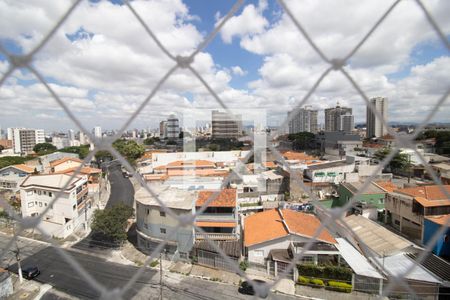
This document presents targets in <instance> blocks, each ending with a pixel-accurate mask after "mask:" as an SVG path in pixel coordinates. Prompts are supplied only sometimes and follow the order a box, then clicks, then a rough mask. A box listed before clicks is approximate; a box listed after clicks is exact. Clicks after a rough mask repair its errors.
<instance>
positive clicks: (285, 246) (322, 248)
mask: <svg viewBox="0 0 450 300" xmlns="http://www.w3.org/2000/svg"><path fill="white" fill-rule="evenodd" d="M320 226H321V222H320V221H319V219H318V218H317V217H316V216H314V215H312V214H307V213H303V212H296V211H293V210H290V209H271V210H266V211H264V212H259V213H255V214H253V215H250V216H248V217H246V218H245V219H244V248H245V254H246V256H247V259H248V261H249V262H250V263H254V264H259V265H265V266H268V268H269V269H270V268H271V265H272V267H273V265H275V264H276V265H277V267H276V269H277V270H278V272H281V271H283V270H284V269H286V267H287V265H288V264H289V262H290V261H291V260H292V257H293V254H294V253H295V254H297V253H300V251H302V250H303V247H304V246H305V245H306V244H307V243H308V242H310V241H311V240H313V241H314V244H313V246H312V247H311V249H309V250H306V251H305V252H304V254H303V257H302V260H301V261H300V263H313V264H327V263H336V264H337V263H338V260H339V252H338V250H337V249H336V247H335V244H336V240H335V239H334V237H333V236H332V235H331V234H330V232H329V231H328V230H327V229H323V230H322V231H321V233H320V234H319V235H318V236H317V238H315V239H314V235H315V233H316V231H317V230H318V229H319V228H320Z"/></svg>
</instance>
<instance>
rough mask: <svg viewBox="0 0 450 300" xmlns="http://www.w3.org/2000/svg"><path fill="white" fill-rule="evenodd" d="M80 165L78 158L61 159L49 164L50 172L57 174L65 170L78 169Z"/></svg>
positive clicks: (80, 161)
mask: <svg viewBox="0 0 450 300" xmlns="http://www.w3.org/2000/svg"><path fill="white" fill-rule="evenodd" d="M82 163H83V161H82V160H81V159H79V158H74V157H63V158H61V159H58V160H54V161H52V162H50V168H51V170H50V172H51V173H59V172H62V171H64V170H67V169H72V168H78V167H79V166H80V165H81V164H82Z"/></svg>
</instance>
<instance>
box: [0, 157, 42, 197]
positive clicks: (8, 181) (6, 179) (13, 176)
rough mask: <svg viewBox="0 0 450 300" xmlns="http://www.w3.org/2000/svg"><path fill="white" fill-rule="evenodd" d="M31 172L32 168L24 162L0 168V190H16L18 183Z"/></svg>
mask: <svg viewBox="0 0 450 300" xmlns="http://www.w3.org/2000/svg"><path fill="white" fill-rule="evenodd" d="M33 172H34V169H33V168H31V167H29V166H26V165H24V164H19V165H12V166H7V167H4V168H3V169H0V190H9V191H12V192H17V191H18V190H19V187H20V184H21V183H22V182H23V181H24V180H25V178H26V177H27V176H28V175H30V174H32V173H33Z"/></svg>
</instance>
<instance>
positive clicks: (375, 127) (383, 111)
mask: <svg viewBox="0 0 450 300" xmlns="http://www.w3.org/2000/svg"><path fill="white" fill-rule="evenodd" d="M370 103H371V104H372V106H373V108H374V110H375V111H376V112H378V113H379V114H380V115H381V117H382V118H383V119H384V120H386V122H387V120H388V99H387V98H385V97H375V98H372V99H370ZM366 123H367V125H366V126H367V133H366V135H367V138H373V137H381V136H383V135H385V134H387V133H388V131H387V128H386V126H384V123H383V122H382V121H381V120H380V119H378V117H377V116H376V114H375V112H374V111H372V110H371V109H370V107H369V106H367V113H366Z"/></svg>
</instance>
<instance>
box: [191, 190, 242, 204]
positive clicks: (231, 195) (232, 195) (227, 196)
mask: <svg viewBox="0 0 450 300" xmlns="http://www.w3.org/2000/svg"><path fill="white" fill-rule="evenodd" d="M214 193H215V191H200V192H199V193H198V198H197V202H196V203H195V205H196V206H197V207H198V206H202V205H203V204H204V203H205V202H206V201H207V200H208V199H209V197H212V195H213V194H214ZM235 206H236V189H223V190H221V191H220V193H219V195H217V197H216V198H215V199H214V200H213V201H211V202H209V204H208V207H235Z"/></svg>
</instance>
